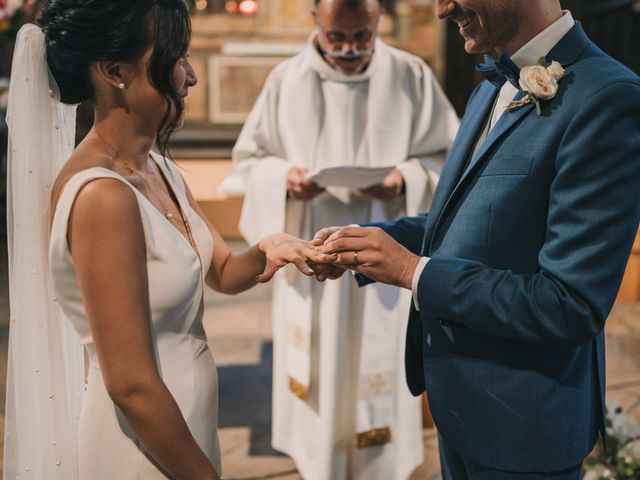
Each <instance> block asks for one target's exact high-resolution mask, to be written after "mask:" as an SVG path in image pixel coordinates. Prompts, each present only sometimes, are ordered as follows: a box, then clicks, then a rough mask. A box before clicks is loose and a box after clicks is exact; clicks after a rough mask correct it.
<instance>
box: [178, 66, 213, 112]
mask: <svg viewBox="0 0 640 480" xmlns="http://www.w3.org/2000/svg"><path fill="white" fill-rule="evenodd" d="M191 65H192V66H193V70H194V72H195V74H196V76H197V77H198V85H196V86H195V87H194V88H192V89H190V90H189V96H188V97H187V98H186V112H185V117H184V119H185V121H186V122H206V121H207V120H208V118H209V102H208V100H207V83H208V81H207V59H206V57H204V56H203V55H193V56H192V57H191Z"/></svg>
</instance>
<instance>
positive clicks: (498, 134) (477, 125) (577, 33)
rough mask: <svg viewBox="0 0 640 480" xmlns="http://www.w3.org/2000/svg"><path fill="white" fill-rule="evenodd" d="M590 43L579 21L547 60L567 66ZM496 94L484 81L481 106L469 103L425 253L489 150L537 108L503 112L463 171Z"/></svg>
mask: <svg viewBox="0 0 640 480" xmlns="http://www.w3.org/2000/svg"><path fill="white" fill-rule="evenodd" d="M589 44H590V40H589V38H588V37H587V36H586V34H585V33H584V30H583V29H582V26H581V25H580V22H576V25H575V26H574V27H573V28H572V29H571V30H570V31H569V32H568V33H567V34H566V35H565V36H564V37H563V38H562V40H560V42H558V43H557V44H556V46H555V47H553V48H552V49H551V51H550V52H549V53H548V54H547V61H548V63H551V61H552V60H556V61H557V62H559V63H560V64H561V65H562V66H563V67H565V68H566V67H568V66H569V65H571V64H572V63H574V62H575V61H576V59H577V58H578V55H580V53H581V52H582V51H583V50H584V49H585V48H586V47H587V46H588V45H589ZM497 94H498V90H497V89H496V88H495V87H493V85H491V84H490V83H489V82H487V81H485V82H484V83H483V84H482V86H481V90H480V91H479V92H478V97H480V96H481V95H483V97H482V98H481V99H480V100H479V101H480V102H481V103H479V104H478V105H471V104H470V105H469V108H473V109H474V110H475V112H472V113H471V114H470V116H469V119H468V121H466V120H463V123H462V125H461V127H460V131H459V133H458V137H463V138H462V139H461V141H460V142H459V141H458V138H456V141H455V143H454V145H453V148H452V149H451V152H450V154H449V157H448V159H447V163H451V164H452V166H451V168H448V165H445V169H444V170H443V172H442V176H441V178H440V184H439V185H438V190H440V191H439V192H436V198H435V199H434V203H433V204H432V207H431V211H430V213H429V221H428V222H427V228H426V232H427V235H428V236H429V238H428V239H427V237H425V243H423V252H424V253H426V254H430V253H431V252H432V251H433V246H434V240H435V238H436V231H437V229H438V227H439V226H440V225H441V224H442V222H443V220H444V219H445V218H446V215H447V213H448V212H449V211H450V210H451V209H452V208H453V207H454V206H455V205H456V199H457V198H459V196H460V195H459V194H460V192H462V191H464V188H465V186H466V185H467V184H468V182H469V181H470V179H472V178H473V177H474V176H475V174H476V173H477V171H478V169H479V168H480V166H481V165H482V164H483V163H484V162H486V161H487V160H488V159H489V158H490V153H491V152H492V151H493V150H494V147H495V146H496V145H497V144H498V142H499V141H500V140H501V139H502V138H503V137H504V136H505V135H507V134H508V133H509V132H511V131H512V130H513V129H514V128H516V126H517V124H518V123H519V122H520V121H521V120H522V119H524V118H525V117H526V116H527V115H531V114H532V113H531V112H532V110H534V105H533V104H529V105H525V106H523V107H520V108H519V109H517V110H514V111H512V112H504V113H503V114H502V116H501V117H500V119H499V120H498V122H497V123H496V125H495V126H494V127H493V129H492V130H491V131H490V132H489V135H488V136H487V138H486V139H485V141H484V143H483V144H482V146H481V147H480V148H479V149H478V151H477V152H476V153H475V155H474V156H473V158H472V159H471V162H470V163H469V166H468V167H467V169H466V170H465V171H464V172H462V168H463V167H464V165H465V163H466V160H467V158H468V156H469V155H470V154H471V151H472V150H471V148H473V146H474V144H475V140H476V139H477V138H478V135H479V134H480V130H481V129H482V127H483V126H484V121H485V120H486V119H487V118H488V116H489V113H490V111H491V107H492V106H493V103H494V101H495V98H496V97H497ZM524 95H525V94H524V92H522V91H519V92H518V93H517V95H516V96H515V97H514V100H519V99H521V98H522V97H524ZM549 121H551V119H549ZM443 182H444V184H443ZM441 184H443V185H442V187H443V188H440V187H441ZM436 200H437V203H436ZM427 242H428V243H427ZM427 245H428V246H429V250H428V251H425V250H424V247H426V246H427Z"/></svg>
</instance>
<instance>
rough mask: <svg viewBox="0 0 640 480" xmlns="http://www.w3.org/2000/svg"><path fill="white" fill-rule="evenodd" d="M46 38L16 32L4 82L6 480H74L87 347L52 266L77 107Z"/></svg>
mask: <svg viewBox="0 0 640 480" xmlns="http://www.w3.org/2000/svg"><path fill="white" fill-rule="evenodd" d="M59 98H60V95H59V91H58V88H57V86H56V84H55V81H54V80H53V78H52V76H51V74H50V72H49V69H48V67H47V60H46V46H45V36H44V34H43V32H42V30H41V29H40V28H39V27H37V26H36V25H31V24H27V25H25V26H23V27H22V28H21V30H20V32H19V33H18V37H17V41H16V47H15V52H14V58H13V65H12V75H11V81H10V85H9V103H8V109H7V124H8V126H9V147H8V152H7V164H8V167H7V178H8V188H7V234H8V235H7V237H8V238H7V242H8V250H9V298H10V311H11V316H10V328H9V357H8V366H7V397H6V417H5V418H6V420H5V445H4V478H5V479H17V478H20V479H34V480H35V479H37V480H40V479H44V478H46V479H50V480H56V479H59V480H76V479H77V478H78V472H77V429H78V418H79V413H80V406H81V401H82V394H83V391H84V363H83V352H82V347H81V345H80V341H79V338H78V336H77V334H76V333H75V332H74V330H73V329H72V327H71V325H70V323H69V322H67V321H66V320H65V319H64V316H63V314H62V312H61V311H60V308H59V307H58V305H57V303H56V298H55V296H54V293H53V286H52V282H51V277H50V273H49V261H48V255H49V225H50V216H51V187H52V185H53V182H54V180H55V178H56V176H57V174H58V172H59V171H60V169H61V168H62V166H63V164H64V163H65V162H66V160H67V159H68V158H69V156H70V155H71V152H72V151H73V148H74V138H75V122H76V117H75V111H76V107H75V106H71V105H64V104H62V103H61V102H60V101H59Z"/></svg>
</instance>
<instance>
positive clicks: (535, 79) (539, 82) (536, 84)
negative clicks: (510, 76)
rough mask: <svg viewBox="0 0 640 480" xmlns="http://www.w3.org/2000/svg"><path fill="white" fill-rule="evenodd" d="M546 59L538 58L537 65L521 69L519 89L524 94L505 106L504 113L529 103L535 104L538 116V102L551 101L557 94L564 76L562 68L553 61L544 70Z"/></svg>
mask: <svg viewBox="0 0 640 480" xmlns="http://www.w3.org/2000/svg"><path fill="white" fill-rule="evenodd" d="M546 64H547V59H546V58H545V57H540V59H539V60H538V65H531V66H528V67H523V68H522V70H520V82H519V83H520V88H521V89H522V91H523V92H525V93H526V95H525V96H524V97H522V98H521V99H520V100H514V101H513V102H510V103H509V105H507V108H506V111H507V112H512V111H513V110H516V109H518V108H520V107H522V106H524V105H528V104H530V103H535V104H536V113H537V114H538V116H540V102H541V101H543V100H551V99H552V98H553V97H555V96H556V93H558V82H559V81H560V79H561V78H562V76H563V75H564V68H562V67H561V66H560V64H559V63H558V62H556V61H555V60H554V61H553V62H551V65H549V66H548V67H546V68H545V65H546Z"/></svg>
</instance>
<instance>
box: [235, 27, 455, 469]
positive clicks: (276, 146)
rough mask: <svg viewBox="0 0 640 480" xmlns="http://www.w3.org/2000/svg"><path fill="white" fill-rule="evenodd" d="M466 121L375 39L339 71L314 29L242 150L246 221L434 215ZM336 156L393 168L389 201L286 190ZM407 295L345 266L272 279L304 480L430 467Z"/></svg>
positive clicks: (306, 223) (280, 371)
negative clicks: (365, 54) (359, 279)
mask: <svg viewBox="0 0 640 480" xmlns="http://www.w3.org/2000/svg"><path fill="white" fill-rule="evenodd" d="M457 127H458V119H457V117H456V115H455V112H454V111H453V109H452V107H451V105H450V104H449V102H448V100H447V99H446V97H445V95H444V94H443V92H442V90H441V88H440V87H439V85H438V84H437V83H436V81H435V79H434V77H433V74H432V72H431V70H430V69H429V68H428V67H427V65H426V64H425V63H424V62H423V61H422V60H420V59H418V58H417V57H414V56H412V55H410V54H407V53H405V52H402V51H399V50H396V49H394V48H391V47H389V46H387V45H385V44H384V43H383V42H382V41H381V40H377V41H376V45H375V54H374V56H373V59H372V60H371V62H370V64H369V66H368V68H367V69H366V70H365V72H364V73H360V74H357V75H351V76H346V75H343V74H341V73H339V72H337V71H335V70H333V69H332V68H331V67H330V66H329V65H328V64H327V63H326V62H325V61H324V59H323V58H322V56H321V55H320V54H319V53H318V51H317V50H316V48H315V47H314V43H313V36H312V37H311V39H310V41H309V43H308V45H307V47H306V49H305V50H304V51H303V52H301V53H300V54H298V55H296V56H295V57H293V58H291V59H289V60H286V61H285V62H283V63H281V64H280V65H279V66H277V67H276V68H275V69H274V71H273V72H272V73H271V75H270V76H269V78H268V79H267V81H266V84H265V87H264V89H263V91H262V93H261V95H260V97H259V99H258V101H257V102H256V105H255V106H254V108H253V110H252V112H251V114H250V116H249V118H248V120H247V122H246V123H245V125H244V128H243V130H242V133H241V135H240V137H239V139H238V142H237V144H236V146H235V148H234V152H233V157H234V162H235V166H236V169H237V171H238V172H239V173H241V174H242V176H243V178H244V180H245V185H246V193H245V203H244V207H243V211H242V217H241V221H240V229H241V232H242V234H243V235H244V237H245V238H246V239H247V241H249V242H250V243H254V242H257V241H258V240H260V239H261V238H263V237H264V236H266V235H268V234H271V233H276V232H282V231H287V232H289V233H292V234H293V235H296V236H300V237H302V238H308V239H310V238H312V237H313V234H314V233H315V232H316V231H317V230H319V229H321V228H323V227H327V226H331V225H347V224H353V223H358V224H362V223H367V222H372V221H379V220H384V219H392V218H395V217H398V216H401V215H416V214H417V213H419V212H421V211H427V210H428V208H429V205H430V202H431V196H432V194H433V191H434V189H435V186H436V183H437V180H438V177H439V171H440V168H441V165H442V161H443V158H444V154H445V152H446V150H447V149H448V148H449V147H450V146H451V143H452V142H453V138H454V136H455V134H456V131H457ZM338 165H357V166H371V167H382V166H391V165H394V166H396V167H397V168H398V169H399V170H400V172H401V173H402V175H403V178H404V181H405V194H404V195H403V196H401V197H398V198H396V199H394V200H391V201H386V202H380V201H372V200H370V199H368V198H365V197H364V196H362V195H361V194H360V193H358V192H354V191H349V190H345V189H344V188H337V187H336V188H331V187H330V188H328V190H327V192H325V193H322V194H321V195H319V196H318V197H316V198H314V199H313V200H311V201H309V202H302V201H296V200H292V199H288V198H287V190H286V185H287V181H286V179H287V173H288V171H289V170H290V169H291V168H292V167H294V166H298V167H306V168H308V169H309V170H310V171H311V170H316V169H319V168H325V167H332V166H338ZM410 301H411V292H410V291H408V290H402V291H401V290H400V289H398V288H395V287H391V286H386V285H379V284H374V285H370V286H367V287H365V288H362V289H360V288H358V287H357V285H356V283H355V281H354V279H353V278H352V277H351V275H349V274H345V275H343V277H342V278H341V279H340V280H338V281H328V282H325V283H318V282H316V281H315V280H313V279H310V278H307V277H304V276H302V275H301V274H299V273H298V272H297V271H296V270H295V269H294V268H290V267H287V268H285V270H284V271H281V272H279V273H278V274H277V275H276V278H275V279H274V298H273V335H274V362H273V363H274V364H273V430H272V432H273V437H272V444H273V447H274V448H275V449H277V450H280V451H283V452H285V453H287V454H288V455H290V456H291V457H292V458H293V459H294V461H295V463H296V465H297V467H298V469H299V471H300V473H301V474H302V476H303V477H304V478H305V479H307V480H342V479H347V478H349V479H369V480H370V479H381V480H383V479H384V480H390V479H405V478H407V477H408V476H409V474H410V473H411V472H412V471H413V469H414V468H415V467H416V466H417V465H419V464H420V463H421V462H422V457H423V445H422V434H421V432H422V431H421V425H422V423H421V412H420V402H419V400H418V399H416V398H413V397H412V396H411V394H410V393H409V390H408V388H407V386H406V383H405V374H404V341H405V333H406V325H407V315H408V311H409V306H410Z"/></svg>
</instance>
